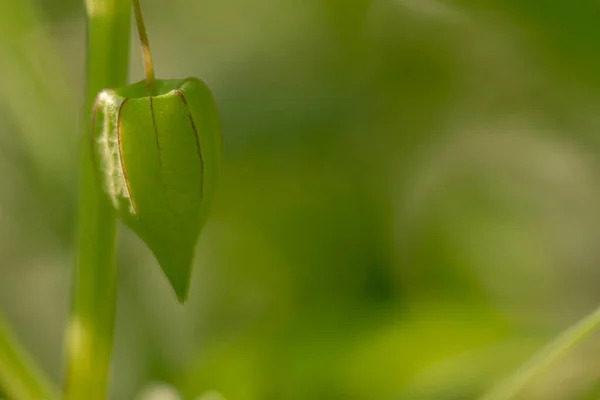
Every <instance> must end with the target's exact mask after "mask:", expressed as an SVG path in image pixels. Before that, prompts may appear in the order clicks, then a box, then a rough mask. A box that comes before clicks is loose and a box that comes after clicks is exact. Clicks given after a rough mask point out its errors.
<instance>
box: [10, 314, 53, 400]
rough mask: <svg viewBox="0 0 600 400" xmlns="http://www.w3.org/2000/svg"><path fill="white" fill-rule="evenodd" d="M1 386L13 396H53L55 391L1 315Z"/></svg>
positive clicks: (45, 399) (26, 398)
mask: <svg viewBox="0 0 600 400" xmlns="http://www.w3.org/2000/svg"><path fill="white" fill-rule="evenodd" d="M0 387H1V388H2V392H4V393H5V394H6V395H7V396H8V397H9V398H11V399H15V400H30V399H43V400H48V399H56V398H58V391H57V390H56V389H55V388H54V387H53V385H52V383H51V382H50V380H49V379H48V378H47V377H46V376H45V374H44V373H43V371H42V370H41V369H40V368H39V367H38V366H37V365H36V363H35V362H34V360H33V359H32V358H31V356H30V355H29V354H28V353H27V351H26V350H25V348H24V347H23V346H22V345H21V343H20V342H19V341H18V339H17V337H16V335H14V334H13V332H12V331H11V330H10V329H9V327H8V325H6V324H5V323H4V321H3V320H2V318H0Z"/></svg>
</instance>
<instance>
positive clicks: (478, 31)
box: [0, 0, 600, 400]
mask: <svg viewBox="0 0 600 400" xmlns="http://www.w3.org/2000/svg"><path fill="white" fill-rule="evenodd" d="M142 6H143V7H144V12H145V16H146V20H147V21H146V22H147V26H148V29H149V36H150V42H151V45H152V51H153V55H154V58H155V68H156V71H157V75H158V77H160V78H182V77H185V76H188V75H193V76H198V77H200V78H202V79H203V80H205V81H206V82H207V83H208V85H209V86H210V87H211V89H212V90H213V92H214V94H215V97H216V100H217V103H218V105H219V108H220V111H221V117H222V126H223V146H224V166H223V167H224V171H223V180H222V182H221V187H220V191H219V193H218V196H217V200H216V205H215V207H214V212H213V214H212V216H211V218H210V220H209V223H208V224H207V226H206V228H205V230H204V232H203V235H202V236H201V239H200V243H199V245H198V248H197V257H196V265H195V270H194V277H193V281H192V286H191V292H190V299H189V301H188V302H187V303H186V305H185V306H183V307H182V306H180V305H179V304H177V302H176V300H175V296H174V295H173V294H172V292H171V289H170V288H169V286H168V284H167V282H166V279H165V278H164V277H163V276H162V274H161V272H160V269H159V267H158V265H157V264H156V262H155V261H154V260H153V258H152V256H151V254H150V252H149V251H148V250H147V249H146V248H145V247H144V246H143V244H142V243H141V241H140V240H139V239H137V238H136V237H135V236H134V235H133V234H132V233H130V232H128V231H127V230H126V229H125V228H124V227H122V226H120V228H119V245H118V250H119V260H118V261H119V271H120V283H119V285H120V289H119V300H118V311H117V327H116V339H115V350H114V362H113V365H114V367H113V370H112V387H111V399H118V400H120V399H127V400H129V399H136V400H172V399H177V398H182V399H196V398H197V396H200V395H201V394H202V393H205V392H207V391H209V390H216V391H218V392H220V393H221V394H222V395H223V396H224V397H225V398H226V399H227V400H308V399H311V400H338V399H339V400H346V399H348V400H379V399H382V400H385V399H390V400H391V399H398V400H402V399H416V400H419V399H423V400H424V399H444V400H459V399H474V398H476V397H477V396H478V395H480V394H482V393H484V392H485V391H486V390H487V389H489V388H490V387H491V386H492V385H493V384H494V383H496V382H497V381H498V380H499V379H501V378H502V377H504V376H506V375H507V374H508V373H510V372H511V371H513V370H514V369H515V368H516V367H518V366H519V365H520V364H521V363H522V362H523V361H524V360H526V359H527V358H528V357H530V356H531V355H532V354H533V353H534V352H535V351H536V350H537V349H538V348H539V347H540V346H542V345H543V344H544V343H545V342H547V341H548V340H549V339H550V338H551V337H553V336H554V335H555V334H557V333H558V332H560V331H561V330H563V329H564V328H566V327H567V326H569V325H570V324H572V323H573V322H574V321H576V320H578V319H579V318H581V317H582V316H583V315H585V314H587V313H588V312H589V311H591V310H592V309H594V308H595V306H596V305H597V304H598V303H600V268H599V267H600V251H599V250H597V249H598V248H599V247H598V238H599V237H600V134H599V129H598V128H599V127H600V113H599V112H598V110H600V39H599V38H600V4H598V3H596V2H592V1H584V0H576V1H571V2H567V1H558V0H550V1H534V0H488V1H475V0H463V1H458V0H457V1H451V0H304V1H299V0H254V1H245V0H195V1H183V0H173V1H170V2H165V1H159V0H145V1H143V2H142ZM133 38H135V36H133ZM124 40H127V38H124ZM84 47H85V23H84V10H83V1H80V0H37V1H35V0H0V83H1V84H0V310H2V313H3V314H4V317H5V318H6V319H7V320H8V321H9V322H10V323H11V324H12V326H13V327H14V329H15V331H16V332H17V333H18V334H19V336H20V338H21V339H22V340H23V341H24V343H25V344H26V345H27V347H28V348H29V349H30V350H31V352H32V353H33V354H34V355H35V356H36V357H37V358H38V359H39V362H40V364H41V365H42V366H43V367H44V369H46V370H47V371H48V373H49V374H50V375H51V377H52V378H53V379H54V380H55V381H56V382H59V381H60V379H61V372H62V371H61V370H62V360H61V356H62V340H63V339H62V337H63V330H64V326H65V322H66V317H67V312H68V309H69V304H68V302H69V294H70V281H71V273H72V267H73V264H74V259H75V251H76V249H75V247H74V243H75V240H74V237H75V231H74V229H75V227H76V223H75V218H76V210H77V165H78V162H77V161H78V154H77V148H78V147H77V145H78V140H79V139H80V138H81V136H82V134H83V133H82V132H80V130H79V126H80V124H81V123H82V121H81V117H80V115H79V113H80V109H81V103H82V98H83V82H84V76H83V70H84V51H85V48H84ZM131 60H132V61H131V73H130V78H131V81H137V80H140V79H141V78H142V65H141V60H140V57H139V45H138V44H137V43H136V42H135V41H134V40H133V39H132V52H131ZM599 389H600V335H598V337H595V338H591V339H590V340H588V341H586V342H585V343H584V344H583V345H582V346H579V347H577V348H576V349H575V351H573V352H572V353H571V354H569V356H568V357H566V358H565V359H564V360H562V361H561V362H560V363H558V364H556V365H555V366H553V367H552V368H551V369H549V370H548V371H546V372H545V373H544V374H543V375H542V376H540V377H539V379H536V380H535V382H532V384H531V385H528V387H527V390H526V392H525V393H523V397H522V398H524V399H548V400H552V399H587V400H591V399H597V398H598V397H599V396H600V394H599ZM176 392H178V393H179V394H178V395H177V394H176ZM177 396H180V397H177Z"/></svg>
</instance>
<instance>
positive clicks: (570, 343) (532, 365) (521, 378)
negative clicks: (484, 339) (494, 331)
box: [480, 308, 600, 400]
mask: <svg viewBox="0 0 600 400" xmlns="http://www.w3.org/2000/svg"><path fill="white" fill-rule="evenodd" d="M598 328H600V308H598V309H596V310H595V311H594V312H593V313H591V314H590V315H588V316H587V317H585V318H584V319H582V320H581V321H579V322H578V323H577V324H575V325H573V326H571V327H570V328H568V329H567V330H566V331H564V332H563V333H561V334H560V335H559V336H558V337H556V338H555V339H554V340H553V341H551V342H550V343H549V344H548V345H547V346H546V347H544V348H543V349H542V350H540V351H539V352H538V353H537V354H535V355H534V356H533V357H532V358H531V359H529V361H527V362H526V363H525V364H524V365H523V366H522V367H521V368H519V369H518V370H517V371H516V372H515V373H514V374H513V375H511V376H510V377H508V379H506V380H505V381H504V382H502V383H501V384H500V385H498V386H497V387H496V388H495V389H493V390H492V391H491V392H489V393H488V394H487V395H485V396H484V397H482V398H481V399H480V400H508V399H513V398H515V396H517V395H518V394H519V393H521V391H522V390H523V389H524V388H525V386H526V385H527V384H528V383H529V382H531V381H532V380H533V379H535V378H536V377H537V376H539V375H540V374H541V373H542V372H543V371H544V370H545V369H546V368H547V367H548V366H549V365H550V364H552V363H553V362H554V361H557V360H558V359H560V358H561V357H562V356H564V355H565V354H566V353H567V351H568V350H569V349H571V348H572V347H574V346H575V345H576V344H578V343H579V342H581V341H583V340H584V339H585V338H586V337H588V336H589V335H590V334H591V333H593V332H594V331H596V330H597V329H598Z"/></svg>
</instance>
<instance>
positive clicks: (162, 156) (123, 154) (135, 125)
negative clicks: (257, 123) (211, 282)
mask: <svg viewBox="0 0 600 400" xmlns="http://www.w3.org/2000/svg"><path fill="white" fill-rule="evenodd" d="M149 92H151V93H152V96H149V95H148V93H149ZM92 140H93V141H92V146H93V154H94V158H95V164H96V166H97V169H98V172H99V175H100V178H101V180H102V184H103V188H104V191H105V193H106V194H107V196H108V198H109V200H110V202H111V203H112V205H113V207H114V208H115V210H116V211H117V214H118V215H119V217H120V218H121V219H122V220H123V221H124V222H125V224H127V225H128V226H129V227H130V228H131V229H132V230H133V231H134V232H136V233H137V234H138V235H139V236H140V237H141V238H142V240H143V241H144V242H145V243H146V244H147V245H148V247H149V248H150V250H151V251H152V252H153V253H154V256H155V257H156V259H157V260H158V262H159V264H160V266H161V268H162V270H163V271H164V273H165V275H166V276H167V278H168V279H169V282H170V283H171V286H172V287H173V289H174V290H175V293H176V295H177V298H178V300H179V301H180V302H183V301H184V300H185V299H186V298H187V294H188V291H189V283H190V277H191V272H192V261H193V256H194V249H195V246H196V243H197V241H198V236H199V235H200V231H201V229H202V226H203V225H204V223H205V221H206V219H207V217H208V214H209V210H210V205H211V202H212V198H213V193H214V191H215V187H216V182H217V177H218V175H219V169H220V162H221V134H220V128H219V120H218V113H217V108H216V105H215V102H214V99H213V97H212V95H211V93H210V91H209V89H208V88H207V87H206V85H205V84H204V83H203V82H202V81H200V80H199V79H195V78H188V79H184V80H160V81H155V82H154V83H153V86H152V87H151V88H148V87H147V86H146V81H141V82H137V83H134V84H132V85H129V86H127V87H125V88H121V89H114V90H113V89H107V90H104V91H102V92H101V93H100V94H99V95H98V97H97V99H96V103H95V106H94V112H93V114H92Z"/></svg>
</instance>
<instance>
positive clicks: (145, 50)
mask: <svg viewBox="0 0 600 400" xmlns="http://www.w3.org/2000/svg"><path fill="white" fill-rule="evenodd" d="M131 4H132V5H133V13H134V14H135V22H136V25H137V31H138V34H139V36H140V44H141V46H142V59H143V60H144V76H145V77H146V87H147V88H148V93H150V94H151V93H152V84H153V83H154V66H153V64H152V54H151V53H150V43H149V42H148V34H147V33H146V25H145V24H144V16H143V15H142V7H140V1H139V0H131Z"/></svg>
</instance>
